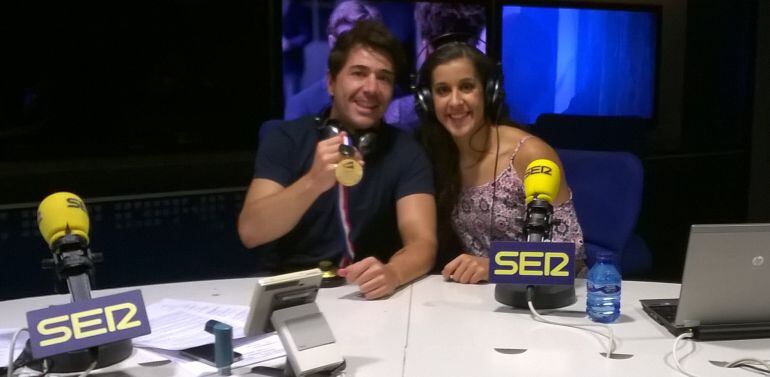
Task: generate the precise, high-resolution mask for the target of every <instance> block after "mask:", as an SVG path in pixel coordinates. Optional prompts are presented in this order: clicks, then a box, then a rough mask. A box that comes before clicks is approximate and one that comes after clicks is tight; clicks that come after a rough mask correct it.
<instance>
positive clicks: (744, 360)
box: [725, 357, 770, 374]
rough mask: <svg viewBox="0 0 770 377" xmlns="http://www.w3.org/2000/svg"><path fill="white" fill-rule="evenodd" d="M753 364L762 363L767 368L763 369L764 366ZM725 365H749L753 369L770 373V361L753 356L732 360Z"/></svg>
mask: <svg viewBox="0 0 770 377" xmlns="http://www.w3.org/2000/svg"><path fill="white" fill-rule="evenodd" d="M753 364H759V365H762V366H764V367H765V369H764V370H762V368H759V367H756V366H754V365H753ZM725 367H726V368H737V367H749V368H751V369H755V370H761V371H762V372H764V373H768V374H770V365H768V363H767V362H766V361H764V360H760V359H755V358H753V357H746V358H742V359H738V360H735V361H732V362H730V363H728V364H727V365H725Z"/></svg>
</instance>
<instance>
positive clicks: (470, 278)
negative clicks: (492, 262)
mask: <svg viewBox="0 0 770 377" xmlns="http://www.w3.org/2000/svg"><path fill="white" fill-rule="evenodd" d="M441 275H444V279H446V280H450V279H451V280H454V281H456V282H458V283H462V284H476V283H478V282H480V281H486V280H489V258H484V257H477V256H475V255H470V254H461V255H460V256H458V257H457V258H455V259H453V260H452V261H451V262H449V263H447V264H446V266H444V269H443V270H442V271H441Z"/></svg>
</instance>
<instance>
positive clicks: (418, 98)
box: [412, 34, 505, 123]
mask: <svg viewBox="0 0 770 377" xmlns="http://www.w3.org/2000/svg"><path fill="white" fill-rule="evenodd" d="M450 36H452V35H450V34H445V35H442V36H439V37H438V38H436V39H435V40H434V41H438V40H439V39H442V38H443V39H445V40H446V39H448V38H449V37H450ZM458 44H461V45H465V46H468V47H470V48H472V49H474V50H476V48H475V47H474V46H471V45H469V44H468V43H466V42H463V41H459V40H457V37H456V36H455V37H454V38H453V39H452V40H451V41H449V42H445V43H443V44H439V43H435V42H431V45H437V46H438V47H437V48H436V49H435V50H434V51H433V54H435V53H436V52H438V51H440V50H441V49H443V48H447V47H448V46H457V45H458ZM476 51H478V50H476ZM478 53H479V54H482V55H483V53H482V52H481V51H478ZM425 70H426V67H425V64H424V63H423V66H422V67H421V68H420V70H419V71H418V73H417V76H416V77H415V80H414V85H413V86H412V90H413V91H414V105H415V111H416V112H417V115H419V116H420V119H423V120H425V119H433V118H434V117H435V116H436V115H435V109H434V108H433V93H432V92H431V88H430V72H425ZM483 84H484V115H485V116H486V117H487V118H488V119H490V120H491V121H492V122H493V123H497V122H498V121H499V120H500V119H501V117H502V116H503V111H504V108H505V89H504V88H503V75H502V72H501V69H500V63H497V64H496V65H495V69H494V70H493V71H492V72H490V74H489V77H487V80H486V82H485V83H483Z"/></svg>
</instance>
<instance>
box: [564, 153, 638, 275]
mask: <svg viewBox="0 0 770 377" xmlns="http://www.w3.org/2000/svg"><path fill="white" fill-rule="evenodd" d="M557 153H558V154H559V158H560V159H561V161H562V164H563V165H564V172H565V174H566V179H567V183H568V184H569V186H570V188H571V189H572V194H573V198H574V203H575V210H576V211H577V215H578V220H579V221H580V225H581V227H582V228H583V238H584V240H585V243H586V250H587V251H588V252H591V249H592V247H591V246H592V245H598V246H599V247H601V248H603V249H607V250H610V251H612V252H613V253H615V255H616V256H620V255H621V254H622V252H623V250H624V248H625V247H626V244H627V243H628V241H629V240H630V239H631V237H632V235H633V233H634V228H635V227H636V222H637V219H638V217H639V211H640V209H641V204H642V187H643V182H644V171H643V168H642V163H641V161H639V158H637V157H636V156H634V155H633V154H631V153H627V152H605V151H585V150H568V149H558V150H557ZM592 258H593V255H589V259H590V260H592Z"/></svg>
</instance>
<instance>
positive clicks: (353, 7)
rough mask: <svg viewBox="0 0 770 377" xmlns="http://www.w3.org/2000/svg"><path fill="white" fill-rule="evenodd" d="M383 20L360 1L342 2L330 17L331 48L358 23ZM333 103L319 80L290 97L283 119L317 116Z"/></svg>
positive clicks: (323, 82)
mask: <svg viewBox="0 0 770 377" xmlns="http://www.w3.org/2000/svg"><path fill="white" fill-rule="evenodd" d="M362 20H378V21H379V20H382V17H381V16H380V12H379V11H378V10H377V8H376V7H375V6H373V5H371V4H369V3H367V2H364V1H359V0H347V1H342V2H340V3H339V4H337V6H335V7H334V10H333V11H332V13H331V15H329V24H328V26H327V27H326V34H327V40H328V43H329V48H330V49H331V48H334V44H335V43H336V42H337V38H339V36H340V35H341V34H342V33H344V32H346V31H348V30H350V28H352V27H353V24H355V23H356V22H357V21H362ZM330 103H331V98H329V94H328V93H327V92H326V80H318V81H317V82H315V83H313V84H311V85H310V86H308V87H307V88H305V89H304V90H302V91H300V92H299V93H297V94H295V95H292V96H289V97H288V100H287V101H286V107H285V108H284V111H283V114H284V116H283V118H284V119H287V120H290V119H296V118H299V117H301V116H305V115H316V114H318V113H320V112H321V110H323V109H324V108H326V107H328V106H329V104H330Z"/></svg>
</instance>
